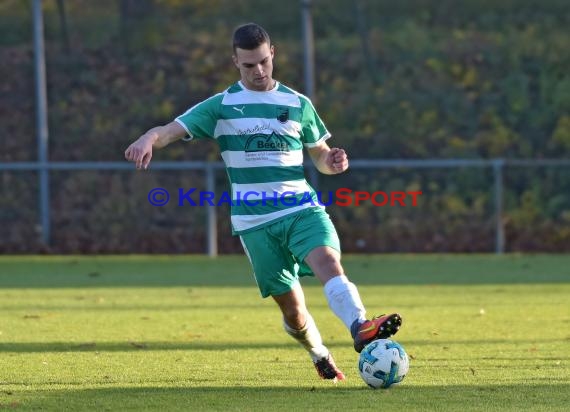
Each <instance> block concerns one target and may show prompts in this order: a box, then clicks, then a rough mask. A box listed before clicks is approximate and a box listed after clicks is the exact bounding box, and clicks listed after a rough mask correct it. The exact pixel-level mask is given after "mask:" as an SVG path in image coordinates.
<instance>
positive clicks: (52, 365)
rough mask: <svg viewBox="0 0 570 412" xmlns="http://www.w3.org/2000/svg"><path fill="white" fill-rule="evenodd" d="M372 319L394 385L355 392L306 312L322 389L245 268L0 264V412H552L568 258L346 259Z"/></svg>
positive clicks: (557, 406)
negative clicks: (325, 377)
mask: <svg viewBox="0 0 570 412" xmlns="http://www.w3.org/2000/svg"><path fill="white" fill-rule="evenodd" d="M344 264H345V267H346V269H347V272H348V274H349V276H350V277H351V278H352V279H353V280H354V281H355V283H357V285H358V286H359V289H360V292H361V295H362V298H363V301H364V303H365V305H366V306H367V308H368V310H369V311H370V314H374V313H383V312H385V311H399V312H400V313H401V314H402V315H403V317H404V326H403V328H402V330H401V331H400V332H399V333H398V335H396V337H395V339H396V340H397V341H398V342H400V343H401V344H402V345H403V346H404V347H405V348H406V350H407V352H408V354H409V355H410V356H411V364H410V372H409V374H408V376H407V377H406V379H405V380H404V382H403V383H402V384H401V385H399V386H396V387H392V388H390V389H388V390H372V389H369V388H367V387H366V386H365V385H364V383H363V382H362V380H361V379H360V377H359V375H358V371H357V368H356V364H357V354H356V353H355V352H354V351H353V349H352V344H351V340H350V336H349V334H348V332H347V331H346V330H345V328H344V326H343V325H342V323H341V322H340V321H339V320H338V319H337V318H336V317H335V316H334V315H333V314H332V312H331V311H330V310H329V309H328V307H327V303H326V301H325V298H324V295H323V292H322V288H321V287H320V286H319V285H318V284H317V282H316V281H315V280H314V279H304V280H303V285H304V289H305V292H306V295H307V304H308V306H309V309H310V310H311V312H312V314H313V317H314V318H315V320H316V321H317V325H318V326H319V328H320V330H321V333H322V335H323V338H324V340H325V344H327V346H328V347H329V348H330V349H331V351H332V352H333V354H334V356H335V359H336V361H337V364H338V366H339V367H340V368H341V369H343V371H344V372H345V374H346V375H347V380H346V381H344V382H341V383H339V384H336V385H334V384H332V383H331V382H328V381H322V380H320V379H318V377H317V374H316V372H315V371H314V368H313V366H312V365H311V362H310V360H309V357H308V355H307V354H306V353H305V352H304V350H303V349H302V348H301V347H300V346H299V345H298V344H297V343H296V342H295V341H293V339H292V338H290V337H289V336H287V335H286V334H285V333H284V332H283V331H282V329H281V318H280V314H279V311H278V309H277V306H276V305H275V303H273V301H272V300H270V299H266V300H263V299H261V298H260V297H259V294H258V291H257V288H256V286H255V283H254V281H253V279H252V277H251V274H250V273H251V270H250V267H249V264H248V262H247V260H246V259H245V257H241V256H231V257H222V258H219V259H215V260H212V259H208V258H207V257H182V256H176V257H173V256H153V257H137V256H127V257H27V256H26V257H24V256H23V257H0V410H22V411H24V410H47V411H52V410H53V411H125V410H132V411H146V410H149V411H150V410H160V411H177V410H180V411H205V410H220V411H221V410H223V411H281V410H282V411H300V410H305V411H311V410H323V411H343V412H344V411H352V410H354V411H356V410H359V411H362V410H404V411H426V410H437V411H495V410H496V411H522V410H528V411H562V410H568V408H569V406H568V405H570V368H569V367H570V256H556V255H553V256H513V255H507V256H502V257H497V256H491V255H489V256H481V255H478V256H477V255H474V256H466V255H459V256H418V255H404V256H393V255H389V256H346V257H345V258H344Z"/></svg>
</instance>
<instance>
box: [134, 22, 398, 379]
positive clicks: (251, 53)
mask: <svg viewBox="0 0 570 412" xmlns="http://www.w3.org/2000/svg"><path fill="white" fill-rule="evenodd" d="M274 53H275V49H274V46H273V45H272V44H271V41H270V38H269V35H268V34H267V32H266V31H265V30H264V29H263V28H262V27H260V26H259V25H257V24H254V23H249V24H245V25H242V26H240V27H238V28H237V29H236V30H235V31H234V34H233V56H232V59H233V63H234V64H235V66H236V68H237V69H238V70H239V73H240V78H241V79H240V80H239V81H238V82H237V83H234V84H233V85H231V86H230V87H228V88H227V89H226V90H224V91H223V92H221V93H218V94H215V95H214V96H212V97H210V98H208V99H206V100H204V101H202V102H201V103H198V104H196V105H195V106H193V107H191V108H190V109H188V110H187V111H186V112H185V113H183V114H182V115H180V116H179V117H177V118H176V119H175V120H174V121H172V122H171V123H168V124H166V125H164V126H158V127H154V128H152V129H150V130H148V131H147V132H146V133H144V134H143V135H142V136H141V137H139V138H138V139H137V140H136V141H135V142H134V143H132V144H131V145H130V146H129V147H128V148H127V150H126V151H125V158H126V159H127V160H129V161H132V162H135V164H136V167H137V169H141V168H142V169H146V168H147V167H148V165H149V163H150V160H151V158H152V152H153V150H154V149H160V148H163V147H165V146H166V145H168V144H170V143H172V142H175V141H177V140H179V139H182V140H187V141H189V140H194V139H215V140H216V142H217V143H218V144H219V146H220V151H221V155H222V158H223V160H224V162H225V165H226V168H227V174H228V177H229V180H230V183H231V187H232V200H233V201H232V206H231V223H232V231H233V234H234V235H239V237H240V239H241V242H242V245H243V248H244V250H245V253H246V255H247V256H248V258H249V260H250V262H251V265H252V267H253V272H254V277H255V280H256V282H257V285H258V287H259V289H260V292H261V296H262V297H264V298H265V297H268V296H271V297H272V298H273V299H274V300H275V302H276V303H277V305H278V306H279V308H280V309H281V312H282V313H283V327H284V329H285V331H286V332H287V333H288V334H289V335H291V336H292V337H293V338H294V339H296V340H297V341H298V342H299V343H300V344H301V345H302V346H303V347H304V348H305V349H306V350H307V351H308V353H309V355H310V357H311V359H312V361H313V363H314V365H315V367H316V369H317V372H318V374H319V376H321V377H322V378H323V379H332V380H336V379H338V380H342V379H344V378H345V376H344V374H343V373H342V371H341V370H340V369H339V368H338V367H337V366H336V365H335V362H334V360H333V357H332V355H331V353H330V352H329V350H328V349H327V348H326V346H325V345H324V344H323V341H322V339H321V335H320V333H319V330H318V329H317V326H316V324H315V322H314V320H313V318H312V317H311V315H310V313H309V311H308V310H307V307H306V305H305V297H304V293H303V290H302V288H301V285H300V283H299V277H301V276H307V275H310V276H316V277H317V279H318V280H319V281H320V282H321V283H322V284H323V285H324V293H325V295H326V298H327V301H328V304H329V307H330V308H331V310H332V311H333V312H334V313H335V315H336V316H338V317H339V318H340V319H341V320H342V322H343V323H344V324H345V325H346V327H347V328H348V330H349V331H350V333H351V335H352V338H353V339H354V349H355V350H356V351H357V352H360V351H362V349H363V348H364V346H365V345H366V344H368V343H369V342H371V341H372V340H374V339H378V338H387V337H389V336H391V335H393V334H394V333H396V332H397V331H398V329H399V328H400V325H401V322H402V319H401V317H400V315H399V314H397V313H393V314H389V315H383V316H379V317H376V318H372V319H370V320H367V319H366V316H365V314H366V311H365V308H364V305H363V304H362V301H361V299H360V296H359V293H358V290H357V288H356V286H355V285H354V284H353V283H352V282H351V281H350V280H349V279H348V278H347V276H346V275H345V273H344V270H343V267H342V265H341V252H340V251H341V249H340V242H339V238H338V235H337V233H336V230H335V228H334V226H333V224H332V222H331V220H330V218H329V216H328V214H327V213H326V212H325V210H324V207H322V206H321V205H320V203H319V200H318V198H317V196H316V193H315V191H314V189H313V188H312V187H311V186H310V185H309V184H308V183H307V181H306V180H305V176H304V171H303V148H306V149H307V151H308V153H309V155H310V157H311V159H312V161H313V162H314V164H315V166H316V167H317V169H318V170H319V171H320V172H321V173H324V174H338V173H342V172H344V171H345V170H347V168H348V158H347V155H346V153H345V151H344V150H343V149H339V148H330V147H329V146H328V145H327V143H326V140H327V139H328V138H329V137H331V134H330V133H329V132H328V130H327V129H326V127H325V125H324V123H323V122H322V120H321V119H320V117H319V116H318V114H317V112H316V111H315V108H314V106H313V104H312V103H311V101H310V100H309V99H308V98H307V97H306V96H304V95H302V94H300V93H298V92H296V91H295V90H293V89H291V88H289V87H287V86H285V85H283V84H281V83H280V82H278V81H277V80H275V79H273V76H272V74H273V57H274ZM245 193H247V194H248V197H247V200H244V199H243V198H242V196H243V194H245Z"/></svg>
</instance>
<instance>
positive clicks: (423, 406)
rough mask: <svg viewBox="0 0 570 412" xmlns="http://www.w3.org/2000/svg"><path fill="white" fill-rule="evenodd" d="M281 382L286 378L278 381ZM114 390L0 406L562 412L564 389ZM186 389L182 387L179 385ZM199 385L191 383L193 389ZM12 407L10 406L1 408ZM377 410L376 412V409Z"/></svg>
mask: <svg viewBox="0 0 570 412" xmlns="http://www.w3.org/2000/svg"><path fill="white" fill-rule="evenodd" d="M285 378H286V377H285ZM178 385H180V386H179V387H118V388H112V387H111V388H110V387H105V388H95V389H83V390H78V389H71V390H61V389H42V390H33V389H32V390H30V389H29V388H28V389H26V390H25V391H16V392H12V393H10V395H4V394H2V393H1V392H0V400H1V402H2V403H0V408H1V407H2V406H5V407H12V408H15V409H17V410H48V411H51V410H54V411H55V410H58V411H61V410H73V411H124V410H133V411H151V410H152V411H212V410H216V411H218V410H219V411H317V410H322V411H343V412H346V411H366V410H405V411H429V410H437V411H495V410H497V411H499V410H500V411H522V410H527V411H543V410H544V411H546V410H548V411H563V410H568V409H567V401H568V393H570V384H536V385H528V384H527V385H496V384H492V383H485V384H482V385H445V386H441V385H439V386H414V385H413V383H412V382H410V383H409V384H406V383H404V384H402V385H401V386H398V387H392V388H390V389H388V390H372V389H369V388H367V387H365V386H364V385H359V386H347V384H344V383H340V384H338V385H332V384H330V385H329V384H328V382H324V383H323V382H316V384H315V386H310V387H309V386H296V385H292V386H285V387H275V386H266V385H264V386H258V387H251V386H238V385H235V384H233V383H229V384H228V386H226V387H208V386H205V387H196V383H192V382H179V383H178ZM185 385H187V386H185ZM198 385H199V384H198ZM9 405H12V406H9ZM380 406H381V407H380Z"/></svg>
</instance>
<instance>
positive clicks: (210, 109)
mask: <svg viewBox="0 0 570 412" xmlns="http://www.w3.org/2000/svg"><path fill="white" fill-rule="evenodd" d="M222 98H223V94H222V93H219V94H217V95H215V96H212V97H210V98H209V99H206V100H204V101H202V102H200V103H198V104H196V105H195V106H192V107H191V108H190V109H188V110H187V111H186V112H185V113H183V114H181V115H180V116H178V117H177V118H176V119H175V121H176V122H177V123H178V124H180V125H181V126H182V127H183V128H184V130H186V133H188V136H187V137H185V138H184V139H183V140H192V139H208V138H213V136H214V131H215V130H216V124H217V123H218V119H219V118H220V104H221V100H222Z"/></svg>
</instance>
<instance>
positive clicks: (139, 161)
mask: <svg viewBox="0 0 570 412" xmlns="http://www.w3.org/2000/svg"><path fill="white" fill-rule="evenodd" d="M125 159H127V160H128V161H129V162H135V166H136V168H137V169H145V170H146V169H147V168H148V165H149V163H150V159H152V142H151V141H150V140H149V139H146V138H145V136H141V137H140V138H139V139H137V140H136V141H135V142H134V143H132V144H131V145H130V146H129V147H128V148H127V150H125Z"/></svg>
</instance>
